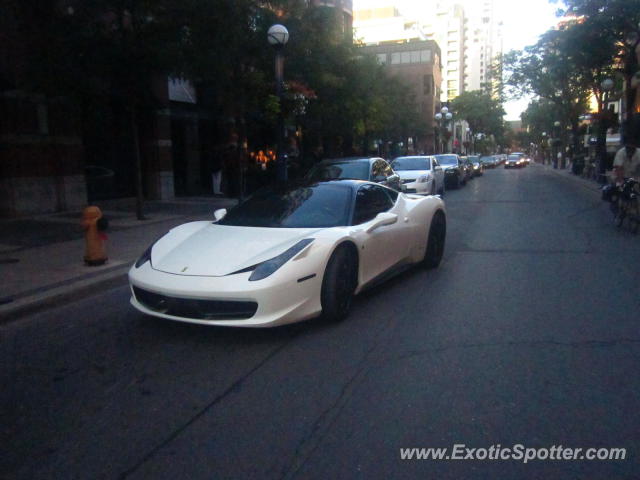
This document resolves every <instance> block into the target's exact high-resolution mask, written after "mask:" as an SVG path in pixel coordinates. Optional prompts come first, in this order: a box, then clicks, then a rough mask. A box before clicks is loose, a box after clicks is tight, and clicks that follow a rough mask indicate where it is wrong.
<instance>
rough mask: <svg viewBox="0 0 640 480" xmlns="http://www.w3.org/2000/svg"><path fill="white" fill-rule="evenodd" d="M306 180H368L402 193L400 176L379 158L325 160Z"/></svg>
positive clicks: (317, 165) (311, 171) (312, 169)
mask: <svg viewBox="0 0 640 480" xmlns="http://www.w3.org/2000/svg"><path fill="white" fill-rule="evenodd" d="M305 178H306V179H307V180H309V181H314V182H319V181H326V180H339V179H351V180H367V181H371V182H376V183H379V184H380V185H384V186H387V187H389V188H393V189H394V190H397V191H399V192H400V191H402V182H401V180H400V175H398V174H397V173H396V172H394V171H393V168H391V166H390V165H389V163H388V162H387V161H386V160H385V159H383V158H378V157H369V158H366V157H349V158H334V159H327V160H323V161H321V162H320V163H318V164H316V165H314V166H313V167H312V168H311V170H309V173H307V175H306V177H305Z"/></svg>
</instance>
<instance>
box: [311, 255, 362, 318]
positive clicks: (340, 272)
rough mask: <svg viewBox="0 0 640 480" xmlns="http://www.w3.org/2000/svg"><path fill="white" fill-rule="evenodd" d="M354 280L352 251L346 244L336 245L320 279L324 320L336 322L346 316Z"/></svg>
mask: <svg viewBox="0 0 640 480" xmlns="http://www.w3.org/2000/svg"><path fill="white" fill-rule="evenodd" d="M356 282H357V271H356V260H355V258H354V257H353V252H352V251H351V250H350V249H349V248H348V247H346V246H341V247H338V248H337V249H336V250H335V251H334V252H333V254H332V255H331V258H330V259H329V262H328V263H327V268H326V270H325V272H324V278H323V279H322V291H321V293H320V303H321V305H322V317H323V318H324V319H325V320H328V321H330V322H338V321H340V320H343V319H344V318H346V316H347V315H348V314H349V309H350V308H351V300H352V298H353V292H354V290H355V288H356Z"/></svg>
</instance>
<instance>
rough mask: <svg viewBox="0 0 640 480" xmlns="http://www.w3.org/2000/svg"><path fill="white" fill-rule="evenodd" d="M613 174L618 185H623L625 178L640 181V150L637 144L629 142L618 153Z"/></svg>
mask: <svg viewBox="0 0 640 480" xmlns="http://www.w3.org/2000/svg"><path fill="white" fill-rule="evenodd" d="M613 174H614V179H615V182H616V183H622V182H623V181H624V179H625V178H631V177H633V178H635V179H636V180H640V150H638V148H637V142H635V141H631V140H627V141H626V142H625V145H624V147H622V148H621V149H620V150H618V151H617V152H616V156H615V158H614V159H613Z"/></svg>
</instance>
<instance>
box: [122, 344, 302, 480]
mask: <svg viewBox="0 0 640 480" xmlns="http://www.w3.org/2000/svg"><path fill="white" fill-rule="evenodd" d="M298 335H299V334H296V335H294V336H293V337H292V338H290V339H289V340H287V341H286V342H284V343H283V344H282V345H280V346H278V347H276V348H275V349H273V350H272V351H271V352H270V353H269V354H268V355H267V356H265V357H264V358H263V359H262V360H261V361H260V362H258V363H257V364H256V365H254V366H253V368H251V369H250V370H249V371H248V372H246V373H245V374H244V375H242V376H241V377H240V378H238V379H237V380H236V381H235V382H233V383H232V384H231V385H230V386H229V387H228V388H227V389H226V390H225V391H224V392H222V393H221V394H220V395H218V396H217V397H215V398H214V399H213V400H211V402H209V403H208V404H207V405H205V406H204V407H203V408H201V409H200V410H199V411H198V412H197V413H196V414H195V415H194V416H193V417H191V418H190V419H189V420H188V421H187V422H185V423H183V424H182V425H181V426H180V427H178V428H177V429H175V430H174V431H173V432H172V433H171V434H170V435H169V436H168V437H167V438H165V439H164V440H163V441H162V442H160V443H159V444H158V445H156V446H155V447H153V448H152V449H151V450H150V451H149V452H148V453H147V454H146V455H144V456H143V457H142V458H141V459H140V460H139V461H138V462H137V463H136V464H135V465H133V466H132V467H130V468H128V469H127V470H125V471H124V472H122V473H121V474H120V475H118V478H119V479H125V478H127V477H129V476H131V475H132V474H133V473H135V472H136V471H137V470H138V469H139V468H140V467H141V466H142V465H144V464H145V463H146V462H148V461H149V460H150V459H151V458H153V456H154V455H155V454H156V453H158V452H159V451H160V450H162V449H163V448H164V447H166V446H167V445H169V444H170V443H171V442H172V441H173V440H175V439H176V438H178V437H179V436H180V435H181V434H182V433H183V432H184V431H186V430H187V429H188V428H189V427H190V426H191V425H193V424H194V423H195V422H196V421H198V420H199V419H200V418H202V417H203V416H204V415H206V414H207V413H208V412H209V411H210V410H211V409H212V408H213V407H215V406H216V405H217V404H218V403H220V402H221V401H223V400H224V399H225V398H226V397H227V396H229V395H230V394H232V393H234V392H237V391H238V390H239V389H240V387H241V386H242V384H243V383H244V382H245V380H247V379H248V378H249V377H251V376H252V375H253V374H254V373H256V372H257V371H258V370H260V369H261V368H262V367H263V366H264V365H266V364H267V363H268V362H269V361H270V360H271V359H272V358H273V357H275V356H276V355H278V353H280V352H281V351H282V350H284V349H285V348H286V347H287V346H288V345H289V343H291V342H292V341H293V339H294V338H296V337H297V336H298Z"/></svg>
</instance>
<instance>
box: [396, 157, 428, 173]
mask: <svg viewBox="0 0 640 480" xmlns="http://www.w3.org/2000/svg"><path fill="white" fill-rule="evenodd" d="M391 168H393V169H394V170H396V171H404V170H431V162H430V161H429V159H428V158H427V157H398V158H396V159H395V160H394V161H393V162H391Z"/></svg>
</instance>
